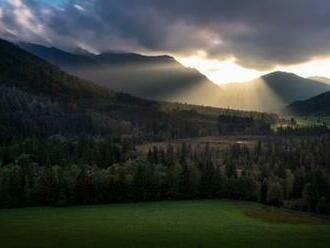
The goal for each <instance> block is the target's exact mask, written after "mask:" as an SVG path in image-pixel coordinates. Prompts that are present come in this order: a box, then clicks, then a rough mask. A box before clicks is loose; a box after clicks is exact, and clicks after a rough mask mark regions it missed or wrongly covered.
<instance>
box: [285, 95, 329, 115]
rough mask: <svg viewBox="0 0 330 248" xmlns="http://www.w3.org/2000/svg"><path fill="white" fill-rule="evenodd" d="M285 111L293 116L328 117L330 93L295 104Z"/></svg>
mask: <svg viewBox="0 0 330 248" xmlns="http://www.w3.org/2000/svg"><path fill="white" fill-rule="evenodd" d="M285 111H286V112H287V113H288V114H293V115H303V116H304V115H307V116H328V115H330V92H326V93H323V94H321V95H318V96H315V97H312V98H310V99H307V100H304V101H297V102H294V103H292V104H290V105H289V106H287V108H286V109H285Z"/></svg>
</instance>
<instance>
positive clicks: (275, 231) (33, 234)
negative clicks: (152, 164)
mask: <svg viewBox="0 0 330 248" xmlns="http://www.w3.org/2000/svg"><path fill="white" fill-rule="evenodd" d="M0 247H1V248H7V247H33V248H37V247H60V248H66V247H70V248H72V247H79V248H80V247H82V248H83V247H226V248H227V247H229V248H230V247H245V248H246V247H254V248H258V247H263V248H268V247H272V248H273V247H274V248H275V247H281V248H282V247H286V248H287V247H295V248H297V247H298V248H299V247H313V248H318V247H330V223H329V222H328V220H325V219H319V218H318V217H313V216H309V215H306V214H302V213H296V212H290V211H286V210H281V209H276V208H269V207H264V206H262V205H259V204H254V203H241V202H233V201H225V200H205V201H179V202H155V203H132V204H114V205H103V206H83V207H68V208H25V209H2V210H0Z"/></svg>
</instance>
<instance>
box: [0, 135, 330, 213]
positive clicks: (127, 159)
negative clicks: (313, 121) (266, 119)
mask: <svg viewBox="0 0 330 248" xmlns="http://www.w3.org/2000/svg"><path fill="white" fill-rule="evenodd" d="M329 146H330V137H329V136H325V137H322V138H315V137H309V138H306V137H304V138H303V137H301V138H300V137H290V138H285V137H278V136H277V137H271V138H265V139H263V140H260V141H259V142H258V143H257V144H256V145H254V146H253V147H250V146H249V147H247V146H244V145H239V144H234V145H232V146H229V147H228V148H227V149H220V148H217V147H214V146H209V145H204V146H197V147H196V146H192V145H189V144H182V146H181V147H176V148H174V147H173V146H171V145H168V147H166V148H159V147H156V146H155V147H152V148H150V150H149V152H148V153H147V155H143V154H139V153H138V152H137V151H136V150H135V147H134V145H131V144H130V142H129V141H120V140H114V139H110V138H108V139H107V138H95V137H94V138H92V137H85V138H79V139H68V138H65V137H61V136H54V137H51V138H49V139H48V140H46V141H40V140H38V139H29V140H26V141H25V142H23V143H15V144H11V145H2V146H1V147H0V161H1V166H0V206H2V207H20V206H34V205H49V206H66V205H71V204H101V203H112V202H128V201H151V200H165V199H199V198H231V199H239V200H250V201H258V202H262V203H266V204H270V205H275V206H285V207H288V208H293V209H299V210H304V211H311V212H317V213H325V214H327V213H330V212H329V211H330V202H329V201H330V153H329V151H328V148H329Z"/></svg>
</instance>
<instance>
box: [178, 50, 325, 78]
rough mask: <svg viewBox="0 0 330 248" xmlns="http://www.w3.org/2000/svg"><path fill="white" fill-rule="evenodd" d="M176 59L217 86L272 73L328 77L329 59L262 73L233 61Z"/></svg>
mask: <svg viewBox="0 0 330 248" xmlns="http://www.w3.org/2000/svg"><path fill="white" fill-rule="evenodd" d="M176 59H177V60H178V61H179V62H180V63H182V64H183V65H184V66H186V67H191V68H195V69H197V70H198V71H200V72H201V73H203V74H204V75H205V76H207V77H208V78H209V79H210V80H211V81H212V82H214V83H215V84H218V85H222V84H228V83H244V82H247V81H250V80H253V79H256V78H258V77H260V76H262V75H265V74H267V73H271V72H273V71H284V72H289V73H294V74H297V75H298V76H301V77H305V78H308V77H314V76H318V77H327V78H328V77H330V70H329V68H330V58H326V59H315V60H311V61H308V62H305V63H300V64H296V65H290V66H276V67H274V68H273V69H272V70H264V71H260V70H254V69H248V68H244V67H242V66H240V65H238V64H237V63H235V59H228V60H223V61H219V60H215V59H214V60H210V59H207V58H203V57H199V56H191V57H176Z"/></svg>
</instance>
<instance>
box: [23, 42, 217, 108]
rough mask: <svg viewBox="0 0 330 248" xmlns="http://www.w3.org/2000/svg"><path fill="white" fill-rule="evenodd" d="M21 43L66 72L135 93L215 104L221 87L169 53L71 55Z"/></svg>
mask: <svg viewBox="0 0 330 248" xmlns="http://www.w3.org/2000/svg"><path fill="white" fill-rule="evenodd" d="M20 46H21V47H22V48H23V49H25V50H27V51H29V52H31V53H33V54H35V55H37V56H39V57H41V58H43V59H45V60H47V61H48V62H50V63H53V64H55V65H57V66H59V67H61V68H62V69H64V70H65V71H67V72H69V73H72V74H74V75H77V76H79V77H82V78H85V79H88V80H91V81H93V82H95V83H98V84H99V85H102V86H105V87H107V88H109V89H112V90H115V91H120V92H125V93H129V94H132V95H135V96H139V97H143V98H148V99H153V100H166V101H174V102H187V103H191V104H203V105H212V106H217V105H219V103H220V102H221V100H222V99H221V96H222V92H221V89H220V88H219V87H218V86H217V85H215V84H214V83H212V82H211V81H210V80H208V79H207V77H205V76H204V75H202V74H201V73H199V72H198V71H197V70H194V69H191V68H185V67H184V66H182V65H181V64H180V63H178V62H177V61H176V60H175V59H174V58H172V57H170V56H143V55H139V54H134V53H102V54H99V55H95V54H88V53H85V54H74V53H69V52H65V51H62V50H59V49H57V48H48V47H44V46H40V45H34V44H20Z"/></svg>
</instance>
